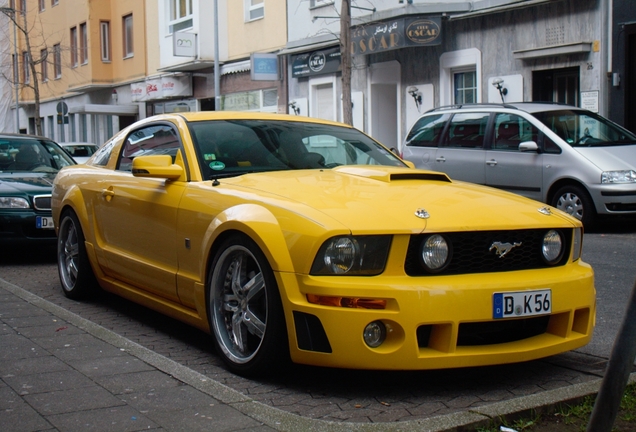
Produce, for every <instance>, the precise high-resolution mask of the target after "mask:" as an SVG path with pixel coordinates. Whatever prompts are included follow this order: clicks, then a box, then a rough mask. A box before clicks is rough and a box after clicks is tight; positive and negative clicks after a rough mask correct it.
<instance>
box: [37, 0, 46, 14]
mask: <svg viewBox="0 0 636 432" xmlns="http://www.w3.org/2000/svg"><path fill="white" fill-rule="evenodd" d="M45 3H46V1H45V0H38V10H39V11H40V12H42V11H43V10H44V7H45V6H44V5H45Z"/></svg>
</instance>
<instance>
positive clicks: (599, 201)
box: [590, 183, 636, 215]
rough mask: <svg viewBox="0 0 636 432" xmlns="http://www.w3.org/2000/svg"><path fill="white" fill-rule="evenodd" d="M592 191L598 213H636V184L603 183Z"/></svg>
mask: <svg viewBox="0 0 636 432" xmlns="http://www.w3.org/2000/svg"><path fill="white" fill-rule="evenodd" d="M590 192H591V194H592V199H593V200H594V203H595V207H596V212H597V213H598V214H606V215H609V214H636V184H633V183H628V184H601V185H598V186H594V187H592V189H591V191H590Z"/></svg>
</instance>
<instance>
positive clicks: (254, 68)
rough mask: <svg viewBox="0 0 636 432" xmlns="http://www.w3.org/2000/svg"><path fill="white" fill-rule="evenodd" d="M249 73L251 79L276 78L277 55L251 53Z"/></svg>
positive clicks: (270, 79) (268, 79)
mask: <svg viewBox="0 0 636 432" xmlns="http://www.w3.org/2000/svg"><path fill="white" fill-rule="evenodd" d="M250 75H251V77H252V81H275V80H277V79H278V56H277V55H276V54H257V53H254V54H252V55H251V56H250Z"/></svg>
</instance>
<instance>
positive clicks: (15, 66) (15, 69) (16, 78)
mask: <svg viewBox="0 0 636 432" xmlns="http://www.w3.org/2000/svg"><path fill="white" fill-rule="evenodd" d="M11 60H12V61H13V81H14V82H15V83H16V85H17V84H19V79H20V78H19V76H18V74H19V72H18V71H19V66H18V59H17V58H16V56H15V54H11Z"/></svg>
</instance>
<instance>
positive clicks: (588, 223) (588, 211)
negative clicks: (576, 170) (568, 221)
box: [552, 185, 596, 228]
mask: <svg viewBox="0 0 636 432" xmlns="http://www.w3.org/2000/svg"><path fill="white" fill-rule="evenodd" d="M552 206H553V207H556V208H558V209H559V210H563V211H564V212H566V213H568V214H569V215H571V216H574V217H575V218H577V219H578V220H580V221H581V222H582V223H583V226H584V227H585V228H591V227H592V225H593V224H594V220H595V219H596V210H595V209H594V203H593V202H592V199H591V198H590V196H589V195H588V193H587V192H586V191H585V190H584V189H583V188H582V187H580V186H577V185H567V186H563V187H561V188H559V190H557V192H556V193H555V194H554V197H553V198H552Z"/></svg>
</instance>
